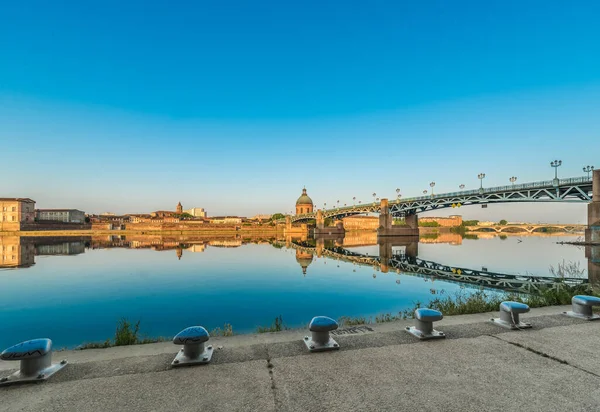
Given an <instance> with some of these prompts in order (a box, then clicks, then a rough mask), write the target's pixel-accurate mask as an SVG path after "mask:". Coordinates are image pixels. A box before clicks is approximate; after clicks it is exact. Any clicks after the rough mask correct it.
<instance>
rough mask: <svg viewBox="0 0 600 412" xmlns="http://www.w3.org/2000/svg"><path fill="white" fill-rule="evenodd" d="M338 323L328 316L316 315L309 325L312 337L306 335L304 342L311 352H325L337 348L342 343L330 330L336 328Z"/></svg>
mask: <svg viewBox="0 0 600 412" xmlns="http://www.w3.org/2000/svg"><path fill="white" fill-rule="evenodd" d="M337 328H338V323H337V322H336V321H335V320H333V319H331V318H328V317H327V316H315V317H314V318H313V319H312V320H311V321H310V324H309V325H308V329H309V330H310V332H311V335H312V338H309V337H308V336H305V337H304V344H305V345H306V347H307V348H308V350H309V351H311V352H324V351H328V350H336V349H339V348H340V345H338V343H337V342H336V341H335V340H334V339H333V338H332V337H331V336H330V335H329V332H331V331H332V330H336V329H337Z"/></svg>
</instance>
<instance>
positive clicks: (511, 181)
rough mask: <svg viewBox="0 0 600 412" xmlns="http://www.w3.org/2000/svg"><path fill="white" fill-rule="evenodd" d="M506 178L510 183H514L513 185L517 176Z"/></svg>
mask: <svg viewBox="0 0 600 412" xmlns="http://www.w3.org/2000/svg"><path fill="white" fill-rule="evenodd" d="M508 180H510V183H512V184H513V186H514V185H515V182H516V181H517V176H513V177H511V178H510V179H508Z"/></svg>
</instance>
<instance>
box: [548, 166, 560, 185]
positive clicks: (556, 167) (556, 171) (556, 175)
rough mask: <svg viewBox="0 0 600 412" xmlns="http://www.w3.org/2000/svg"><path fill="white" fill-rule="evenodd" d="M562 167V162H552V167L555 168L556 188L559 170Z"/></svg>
mask: <svg viewBox="0 0 600 412" xmlns="http://www.w3.org/2000/svg"><path fill="white" fill-rule="evenodd" d="M560 165H562V160H555V161H553V162H550V166H552V167H553V168H554V186H558V168H559V166H560Z"/></svg>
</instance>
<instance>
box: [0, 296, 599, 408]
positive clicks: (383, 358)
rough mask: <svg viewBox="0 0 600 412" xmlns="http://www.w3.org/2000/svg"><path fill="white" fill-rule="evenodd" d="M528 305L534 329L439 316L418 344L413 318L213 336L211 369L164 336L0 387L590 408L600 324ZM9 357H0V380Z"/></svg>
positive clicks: (291, 402) (201, 403) (89, 395)
mask: <svg viewBox="0 0 600 412" xmlns="http://www.w3.org/2000/svg"><path fill="white" fill-rule="evenodd" d="M567 309H568V308H567V307H550V308H543V309H534V310H532V311H531V312H530V313H529V314H528V315H529V316H522V318H523V319H525V320H527V321H530V322H531V323H533V325H534V327H533V329H530V330H522V331H514V332H510V331H507V330H505V329H501V328H499V327H498V326H496V325H493V324H491V323H488V322H486V321H487V320H488V319H489V318H490V317H492V316H493V315H497V314H481V315H466V316H455V317H448V318H446V319H444V320H443V321H442V322H438V323H436V328H438V329H441V330H443V331H444V332H446V334H447V337H448V338H447V339H446V340H441V341H428V342H420V341H418V340H417V339H415V338H414V337H412V336H411V335H409V334H407V333H406V332H404V331H403V329H404V326H406V325H408V324H411V323H412V322H410V321H398V322H391V323H386V324H379V325H367V326H368V327H369V328H370V329H372V331H370V330H368V329H366V328H363V329H358V328H354V329H352V328H347V329H345V330H342V331H341V332H346V333H345V334H341V335H338V336H336V337H335V338H336V340H337V341H338V342H339V343H340V345H341V349H340V350H339V351H337V352H329V353H317V354H313V353H311V354H309V353H308V352H307V351H306V348H305V346H304V344H303V343H302V341H301V340H302V337H303V336H304V335H305V334H306V332H305V331H286V332H282V333H278V334H263V335H241V336H234V337H231V338H213V339H211V341H210V342H211V343H212V344H213V346H214V347H215V348H216V349H217V350H216V351H215V354H214V356H213V361H212V363H211V364H209V365H205V366H196V367H184V368H179V369H171V367H170V362H171V360H172V359H173V357H174V355H175V352H176V351H177V348H178V347H176V346H175V345H173V344H170V343H161V344H152V345H140V346H133V347H121V348H110V349H97V350H86V351H73V352H71V351H67V352H56V353H55V354H54V358H55V360H57V361H58V360H60V359H63V358H66V359H68V360H69V363H70V364H69V365H68V366H67V367H66V368H65V369H64V370H63V371H61V372H60V373H59V374H57V375H55V376H54V377H53V378H52V379H51V380H49V381H48V382H45V383H42V384H35V385H21V386H10V387H7V388H0V411H177V412H178V411H200V410H203V411H204V410H206V411H303V412H306V411H355V410H356V411H363V410H364V411H375V410H377V411H403V410H416V411H477V412H482V411H558V410H560V411H595V410H599V409H600V351H599V350H598V349H597V348H598V342H600V321H599V322H585V321H579V320H576V319H571V318H567V317H565V316H561V315H558V313H560V312H561V311H563V310H567ZM14 367H15V365H14V364H13V363H9V362H2V363H0V376H4V375H6V374H7V372H9V368H14Z"/></svg>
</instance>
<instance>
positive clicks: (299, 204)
mask: <svg viewBox="0 0 600 412" xmlns="http://www.w3.org/2000/svg"><path fill="white" fill-rule="evenodd" d="M313 208H314V205H313V201H312V199H311V198H310V197H308V195H307V194H306V188H304V189H302V195H301V196H300V197H299V198H298V200H296V214H297V215H303V214H305V213H312V212H313Z"/></svg>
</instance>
